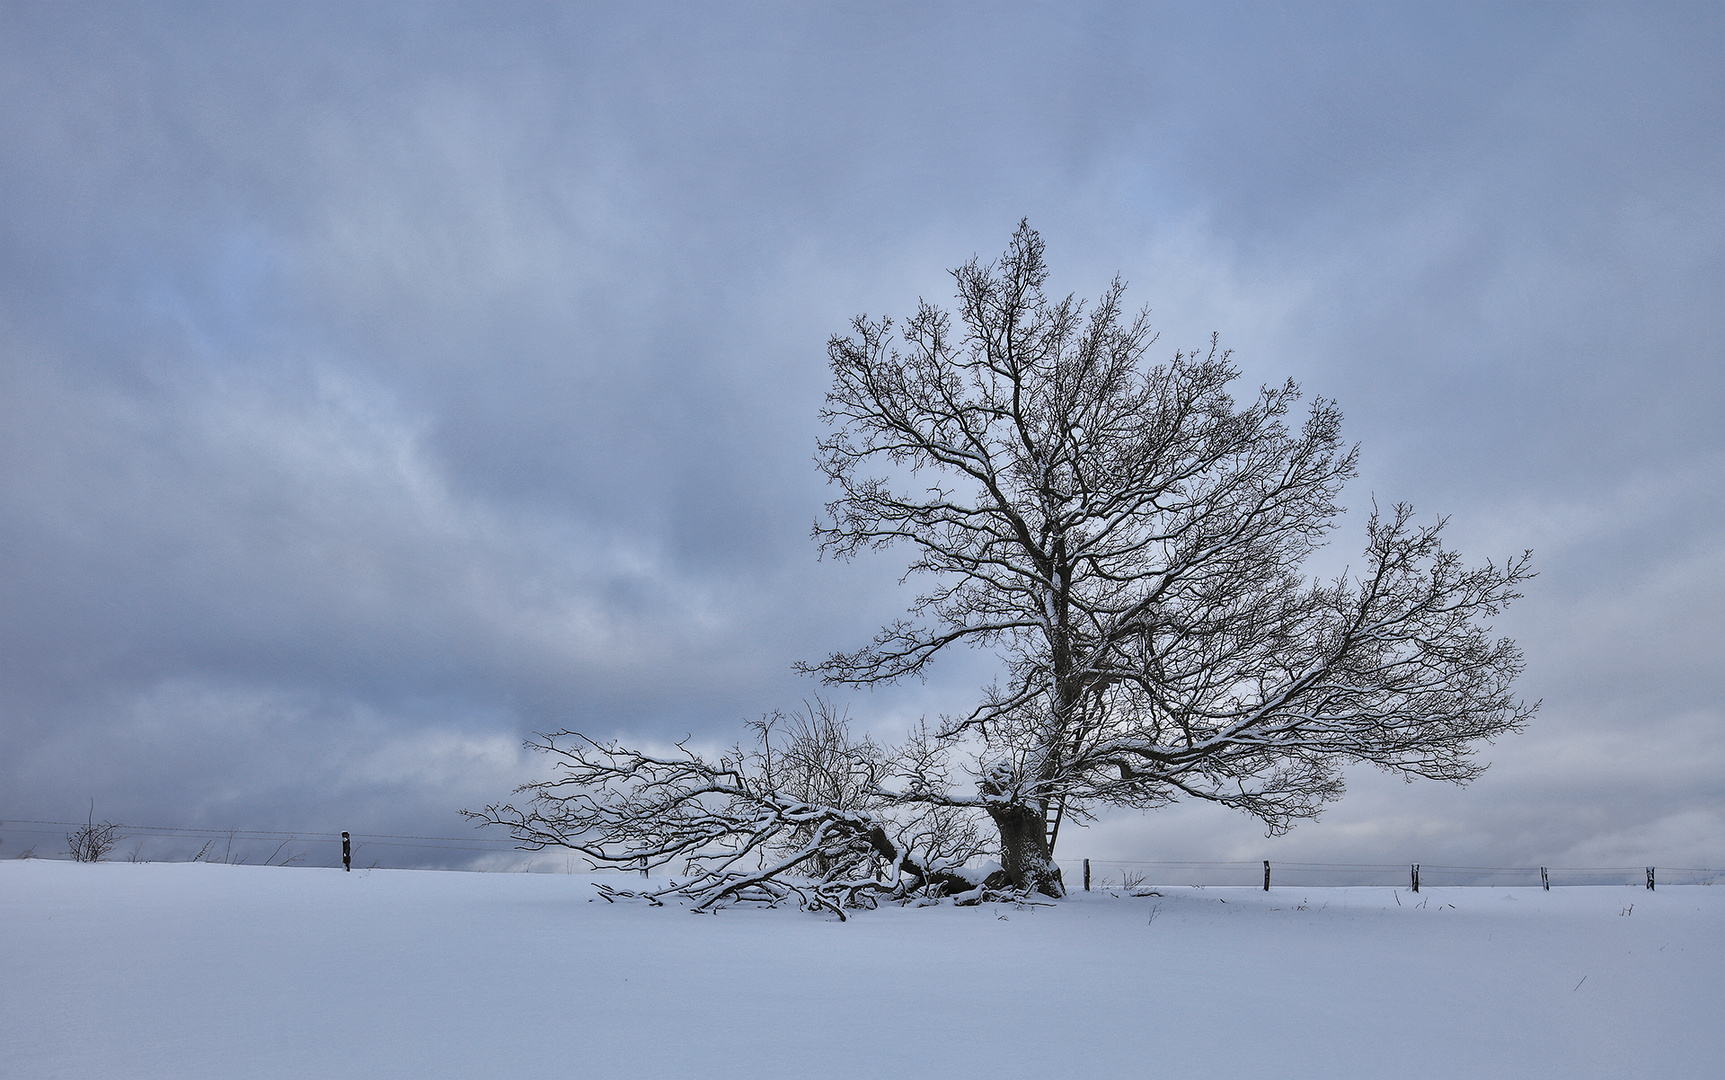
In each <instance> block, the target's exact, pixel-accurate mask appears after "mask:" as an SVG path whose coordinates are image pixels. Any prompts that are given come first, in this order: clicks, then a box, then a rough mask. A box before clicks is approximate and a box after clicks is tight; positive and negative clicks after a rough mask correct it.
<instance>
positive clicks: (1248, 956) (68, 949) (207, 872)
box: [0, 861, 1725, 1080]
mask: <svg viewBox="0 0 1725 1080" xmlns="http://www.w3.org/2000/svg"><path fill="white" fill-rule="evenodd" d="M613 880H614V879H613ZM1163 892H1164V893H1165V895H1163V896H1160V897H1154V896H1151V897H1129V896H1123V895H1119V894H1118V893H1107V892H1095V893H1089V894H1083V893H1080V894H1078V895H1076V896H1074V897H1073V898H1072V899H1070V900H1067V901H1064V902H1062V903H1060V904H1058V905H1056V906H1052V907H1012V906H1005V905H993V906H986V907H976V908H963V909H957V908H952V907H939V908H923V909H901V908H887V909H883V910H880V911H875V912H865V913H861V914H859V915H857V916H855V917H853V918H852V919H851V920H850V921H848V922H846V923H842V924H841V923H838V922H835V921H833V920H831V919H830V917H823V916H816V915H809V914H804V913H800V912H797V911H794V910H778V911H767V910H760V909H732V910H727V911H723V912H720V913H718V914H716V915H710V916H697V915H692V914H689V913H687V912H685V911H681V910H678V909H676V908H650V907H646V906H643V905H624V904H618V905H611V904H607V903H605V902H603V901H601V900H596V899H594V897H595V892H594V890H593V888H592V886H591V885H590V884H589V881H588V879H586V878H583V877H581V876H573V875H553V874H474V873H447V872H444V873H439V872H433V871H413V870H370V871H355V872H353V873H351V874H344V873H343V872H341V871H339V870H322V869H282V868H270V867H251V866H224V865H208V864H203V863H191V864H162V863H157V864H126V863H112V864H109V863H105V864H99V865H93V866H92V865H76V864H72V863H65V862H47V861H7V862H4V863H0V956H3V957H4V961H3V964H4V967H3V974H0V1076H4V1077H6V1078H8V1080H10V1078H19V1080H25V1078H28V1080H49V1078H54V1077H75V1078H79V1080H92V1078H104V1080H119V1078H124V1077H163V1078H169V1077H171V1078H175V1080H202V1078H210V1080H215V1078H221V1080H233V1078H246V1077H306V1078H324V1080H328V1078H339V1077H367V1078H382V1077H412V1078H416V1080H424V1078H432V1077H463V1078H476V1077H527V1076H532V1077H589V1076H590V1077H613V1076H622V1077H749V1078H751V1080H760V1078H777V1077H848V1076H857V1077H862V1076H869V1077H882V1076H901V1075H916V1076H939V1077H972V1076H977V1077H981V1076H1008V1077H1032V1076H1035V1077H1049V1076H1062V1075H1107V1076H1122V1077H1139V1076H1153V1075H1154V1076H1179V1077H1229V1078H1236V1077H1266V1078H1284V1077H1325V1078H1335V1077H1374V1078H1375V1077H1403V1076H1406V1077H1516V1078H1518V1080H1521V1078H1528V1077H1566V1078H1573V1077H1621V1076H1645V1077H1661V1078H1667V1077H1719V1076H1722V1075H1725V888H1712V887H1707V886H1700V885H1689V886H1673V887H1661V888H1660V890H1659V891H1658V892H1652V893H1650V892H1647V891H1646V890H1644V889H1631V888H1616V887H1614V888H1603V887H1597V888H1568V889H1558V890H1554V891H1552V892H1549V893H1547V892H1541V891H1538V890H1534V889H1489V888H1469V889H1461V888H1447V889H1444V888H1439V889H1427V890H1425V891H1424V892H1422V893H1420V894H1419V895H1417V896H1416V895H1414V894H1412V893H1409V892H1408V891H1407V890H1405V889H1403V890H1399V891H1398V890H1392V889H1387V888H1357V889H1276V890H1274V891H1272V892H1270V893H1264V892H1262V891H1258V890H1251V889H1224V888H1210V889H1195V888H1183V887H1173V888H1166V889H1164V890H1163ZM1632 905H1633V906H1632Z"/></svg>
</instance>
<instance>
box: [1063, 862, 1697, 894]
mask: <svg viewBox="0 0 1725 1080" xmlns="http://www.w3.org/2000/svg"><path fill="white" fill-rule="evenodd" d="M1056 861H1057V862H1059V864H1060V871H1061V876H1062V877H1063V878H1064V879H1065V881H1066V882H1067V884H1068V887H1075V886H1076V887H1081V885H1080V883H1081V882H1082V881H1083V880H1084V864H1085V862H1086V861H1088V862H1089V870H1090V887H1091V888H1092V889H1108V888H1115V889H1119V888H1139V887H1149V886H1155V885H1176V886H1230V885H1231V886H1248V887H1256V888H1261V887H1262V886H1263V884H1264V862H1263V860H1261V859H1260V860H1257V861H1254V862H1132V861H1121V860H1100V859H1091V860H1083V859H1059V860H1056ZM1415 866H1418V871H1417V873H1418V880H1419V885H1420V887H1422V888H1426V887H1437V886H1514V887H1521V888H1527V887H1532V888H1542V887H1550V888H1558V887H1560V886H1571V885H1638V886H1645V885H1646V883H1647V873H1648V870H1649V867H1648V866H1646V865H1642V866H1453V865H1446V864H1442V863H1417V864H1416V863H1314V862H1278V861H1276V860H1274V859H1272V860H1270V885H1271V887H1272V888H1276V887H1279V886H1286V887H1290V888H1298V887H1306V888H1323V887H1329V888H1341V887H1346V886H1367V885H1372V886H1400V887H1404V888H1411V887H1412V886H1413V884H1414V875H1415V869H1414V868H1415ZM1652 869H1653V870H1654V873H1655V878H1656V881H1657V883H1658V884H1660V885H1711V884H1713V882H1714V881H1716V880H1719V879H1721V878H1725V871H1720V870H1714V869H1709V868H1706V867H1687V866H1658V867H1653V868H1652Z"/></svg>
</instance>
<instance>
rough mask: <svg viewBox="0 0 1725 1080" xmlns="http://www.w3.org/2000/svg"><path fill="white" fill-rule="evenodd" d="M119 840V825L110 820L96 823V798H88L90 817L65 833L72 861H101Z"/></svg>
mask: <svg viewBox="0 0 1725 1080" xmlns="http://www.w3.org/2000/svg"><path fill="white" fill-rule="evenodd" d="M119 841H120V827H119V826H118V825H116V824H114V823H113V822H111V821H104V822H102V823H101V824H100V825H98V824H96V800H95V799H91V800H90V819H89V820H88V821H87V822H85V823H84V824H82V825H80V826H78V828H77V829H75V830H74V831H72V832H69V833H67V834H66V845H67V847H69V848H70V849H71V850H70V851H68V852H67V853H66V854H68V855H70V856H72V861H73V862H101V861H102V860H103V859H106V858H107V857H108V854H109V853H110V852H112V851H113V850H114V845H115V844H117V843H119Z"/></svg>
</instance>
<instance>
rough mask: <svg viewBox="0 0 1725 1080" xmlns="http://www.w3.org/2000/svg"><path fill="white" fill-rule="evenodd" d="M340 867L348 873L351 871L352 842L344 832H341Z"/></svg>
mask: <svg viewBox="0 0 1725 1080" xmlns="http://www.w3.org/2000/svg"><path fill="white" fill-rule="evenodd" d="M325 835H328V834H325ZM341 868H342V869H343V870H346V871H347V872H348V873H350V874H351V873H353V844H352V842H351V841H349V840H348V837H347V833H345V832H344V833H342V834H341Z"/></svg>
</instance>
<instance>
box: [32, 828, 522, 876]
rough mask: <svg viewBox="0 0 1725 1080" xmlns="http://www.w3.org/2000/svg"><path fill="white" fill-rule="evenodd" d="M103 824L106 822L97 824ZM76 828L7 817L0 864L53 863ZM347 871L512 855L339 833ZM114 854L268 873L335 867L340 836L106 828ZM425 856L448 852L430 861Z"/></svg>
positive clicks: (483, 839) (485, 839)
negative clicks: (346, 843) (243, 866)
mask: <svg viewBox="0 0 1725 1080" xmlns="http://www.w3.org/2000/svg"><path fill="white" fill-rule="evenodd" d="M102 824H106V823H102ZM86 825H87V823H86V822H83V821H40V820H33V819H21V818H12V819H7V820H5V821H0V858H41V859H53V858H60V857H62V856H64V855H66V854H67V853H66V852H65V851H64V850H63V847H64V846H65V845H66V844H67V842H68V839H69V835H68V833H69V830H76V829H82V828H85V827H86ZM347 835H349V836H350V838H351V844H352V852H353V860H354V864H355V865H362V864H363V865H367V866H383V865H386V863H385V861H384V860H385V859H386V858H387V857H388V856H390V855H392V854H394V855H398V856H399V855H403V854H405V852H402V851H400V850H398V849H413V850H414V851H415V853H416V855H417V857H416V858H413V859H404V858H399V857H398V858H394V859H390V860H389V861H390V862H393V863H394V864H395V865H397V866H402V865H416V866H424V865H426V864H427V863H431V864H444V865H448V864H451V863H453V862H456V861H457V858H458V856H460V855H466V856H467V857H468V859H469V860H471V858H472V857H473V856H476V855H478V856H483V855H501V854H505V853H510V852H513V851H515V841H513V840H512V839H510V838H509V837H505V836H477V835H475V836H417V835H403V834H394V833H359V832H352V833H349V834H347ZM114 837H115V841H114V847H113V850H112V851H111V852H110V853H109V855H108V859H109V861H120V862H124V861H128V860H130V861H134V862H220V863H253V864H257V865H272V866H340V865H341V854H342V851H341V849H342V837H343V833H341V832H324V831H318V830H313V829H212V828H196V827H189V826H174V825H127V824H123V823H118V822H116V823H114ZM433 852H438V853H448V854H443V855H434V854H431V853H433Z"/></svg>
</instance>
